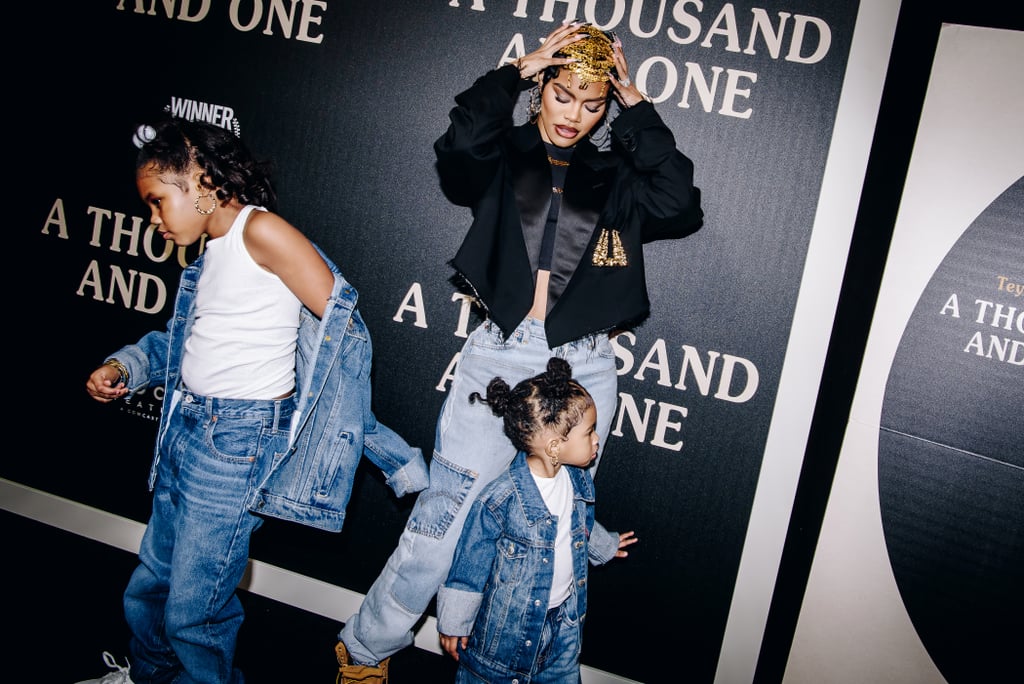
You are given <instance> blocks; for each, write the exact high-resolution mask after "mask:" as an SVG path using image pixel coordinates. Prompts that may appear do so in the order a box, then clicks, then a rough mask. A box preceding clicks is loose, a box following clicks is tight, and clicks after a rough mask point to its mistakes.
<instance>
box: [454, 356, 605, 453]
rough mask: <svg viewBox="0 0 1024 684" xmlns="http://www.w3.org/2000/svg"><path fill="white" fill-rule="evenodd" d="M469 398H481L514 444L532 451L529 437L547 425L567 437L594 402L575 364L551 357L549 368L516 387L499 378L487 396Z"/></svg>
mask: <svg viewBox="0 0 1024 684" xmlns="http://www.w3.org/2000/svg"><path fill="white" fill-rule="evenodd" d="M469 401H470V402H471V403H472V402H474V401H480V402H482V403H485V404H487V405H488V406H489V407H490V408H491V412H492V413H493V414H494V415H496V416H498V417H499V418H503V419H504V424H505V434H506V435H507V436H508V438H509V439H510V440H512V445H513V446H515V448H516V449H518V450H520V451H525V452H527V453H529V451H530V440H531V439H532V438H533V437H534V436H536V435H537V434H538V433H539V432H541V431H542V430H544V429H546V428H550V429H552V430H554V431H555V432H556V433H558V434H559V435H561V436H562V438H563V439H565V438H566V437H568V435H569V432H570V431H571V430H572V429H573V428H574V427H576V425H577V424H578V423H579V422H580V419H581V418H582V417H583V414H584V413H585V412H586V410H587V408H588V407H590V406H593V405H594V400H593V398H592V397H591V396H590V393H589V392H587V390H586V389H584V387H583V385H581V384H580V383H578V382H576V381H575V380H573V379H572V366H570V365H569V362H568V361H566V360H565V359H560V358H557V357H555V358H551V359H548V366H547V370H546V371H545V372H543V373H541V374H540V375H535V376H534V377H532V378H527V379H526V380H523V381H522V382H520V383H519V384H517V385H516V386H515V387H514V388H510V387H509V385H508V383H507V382H505V381H504V380H503V379H502V378H500V377H496V378H494V379H493V380H491V381H490V382H489V383H488V384H487V396H486V397H482V396H480V393H479V392H473V393H472V394H470V395H469Z"/></svg>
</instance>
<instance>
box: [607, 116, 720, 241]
mask: <svg viewBox="0 0 1024 684" xmlns="http://www.w3.org/2000/svg"><path fill="white" fill-rule="evenodd" d="M611 128H612V133H613V134H614V137H613V143H612V144H613V146H614V148H615V151H616V152H618V153H619V154H620V155H622V157H623V158H624V163H625V164H626V165H627V166H628V167H629V168H628V170H627V171H626V173H627V176H629V177H630V182H629V183H627V184H624V187H623V188H622V195H621V196H620V197H619V198H618V201H619V202H622V203H625V205H626V206H629V207H631V208H632V210H633V211H637V212H639V214H640V216H639V219H640V223H641V226H642V239H643V242H651V241H654V240H663V239H670V238H680V237H685V236H687V235H689V234H691V233H693V232H694V231H696V230H697V229H699V228H700V227H701V225H702V224H703V221H704V212H703V210H702V209H701V206H700V189H699V188H697V187H694V185H693V162H692V161H691V160H690V159H689V157H687V156H686V155H684V154H683V153H682V152H680V151H679V149H678V148H677V147H676V141H675V137H674V136H673V135H672V131H671V130H670V129H669V128H668V126H666V125H665V123H664V122H663V121H662V120H661V117H660V116H659V115H658V112H657V111H656V110H655V109H654V105H652V104H651V103H650V102H639V103H637V104H636V105H634V106H632V107H630V108H629V109H625V110H623V111H622V112H621V113H620V114H619V115H618V116H617V117H615V119H614V120H613V121H612V123H611Z"/></svg>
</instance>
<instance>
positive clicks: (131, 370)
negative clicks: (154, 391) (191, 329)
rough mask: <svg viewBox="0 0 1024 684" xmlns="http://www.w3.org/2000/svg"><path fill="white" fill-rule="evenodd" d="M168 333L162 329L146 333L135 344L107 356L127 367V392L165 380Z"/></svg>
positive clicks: (133, 391)
mask: <svg viewBox="0 0 1024 684" xmlns="http://www.w3.org/2000/svg"><path fill="white" fill-rule="evenodd" d="M167 343H168V334H167V332H165V331H162V330H154V331H153V332H150V333H146V334H145V335H143V336H142V339H140V340H139V341H138V342H136V343H135V344H129V345H127V346H125V347H121V348H120V349H118V350H117V351H116V352H114V353H113V354H111V355H110V356H108V357H107V358H108V359H117V360H118V361H120V362H121V363H123V364H124V367H125V368H126V369H128V392H129V394H134V393H135V392H138V391H139V390H144V389H146V388H147V387H153V386H157V385H162V384H164V383H165V382H166V380H167V356H168V350H167Z"/></svg>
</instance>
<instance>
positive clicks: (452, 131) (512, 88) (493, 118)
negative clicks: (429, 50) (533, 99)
mask: <svg viewBox="0 0 1024 684" xmlns="http://www.w3.org/2000/svg"><path fill="white" fill-rule="evenodd" d="M519 90H520V78H519V70H518V69H516V67H515V66H514V65H511V64H509V65H506V66H504V67H501V68H500V69H495V70H493V71H489V72H488V73H486V74H484V75H483V76H481V77H480V78H478V79H477V80H476V82H475V83H473V85H472V86H470V87H469V89H467V90H465V91H463V92H461V93H459V94H458V95H456V96H455V107H454V108H453V109H452V110H451V112H449V114H448V118H449V119H450V120H451V123H450V124H449V126H448V130H446V131H445V132H444V135H442V136H441V137H440V138H438V139H437V141H435V142H434V153H435V154H436V155H437V172H438V175H439V176H440V180H441V189H442V190H443V191H444V193H445V196H446V197H447V198H448V199H449V201H451V202H452V203H453V204H457V205H460V206H472V204H473V203H474V202H475V201H476V199H477V198H479V197H480V196H481V195H482V194H483V193H484V191H485V190H486V189H487V187H488V185H490V182H491V179H492V178H493V177H494V174H495V173H496V171H497V169H498V165H499V164H500V163H501V147H500V140H501V137H502V135H503V134H504V133H506V132H507V131H508V130H509V129H511V128H512V127H513V120H512V115H513V111H514V109H515V105H516V99H517V98H518V96H519Z"/></svg>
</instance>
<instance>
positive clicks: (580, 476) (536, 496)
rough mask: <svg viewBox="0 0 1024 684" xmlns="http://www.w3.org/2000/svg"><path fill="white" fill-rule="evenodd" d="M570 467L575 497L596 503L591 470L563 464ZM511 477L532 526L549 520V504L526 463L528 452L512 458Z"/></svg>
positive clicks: (525, 514) (522, 452)
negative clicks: (545, 501) (542, 495)
mask: <svg viewBox="0 0 1024 684" xmlns="http://www.w3.org/2000/svg"><path fill="white" fill-rule="evenodd" d="M562 467H563V468H567V469H568V471H567V472H568V475H569V479H570V480H571V481H572V484H573V499H583V500H584V501H585V502H587V503H594V481H593V479H591V476H590V472H589V471H587V470H584V469H583V468H574V467H572V466H565V465H563V466H562ZM509 477H510V478H511V479H512V485H513V486H514V487H515V490H516V495H517V497H518V499H519V501H520V503H521V505H522V507H523V516H524V517H525V518H526V521H527V523H529V524H530V525H531V526H532V525H535V524H536V523H538V522H541V521H543V520H547V519H548V517H550V515H551V514H550V512H548V507H547V504H545V503H544V499H543V498H542V497H541V495H540V490H539V489H537V483H536V482H534V481H533V475H532V474H531V473H530V466H529V465H527V463H526V452H524V451H520V452H519V453H517V454H516V457H515V458H514V459H513V460H512V465H511V467H510V468H509Z"/></svg>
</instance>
